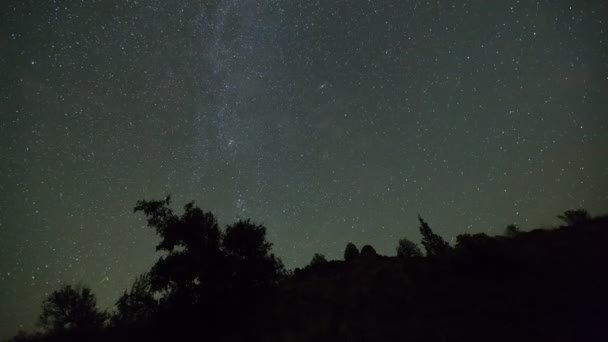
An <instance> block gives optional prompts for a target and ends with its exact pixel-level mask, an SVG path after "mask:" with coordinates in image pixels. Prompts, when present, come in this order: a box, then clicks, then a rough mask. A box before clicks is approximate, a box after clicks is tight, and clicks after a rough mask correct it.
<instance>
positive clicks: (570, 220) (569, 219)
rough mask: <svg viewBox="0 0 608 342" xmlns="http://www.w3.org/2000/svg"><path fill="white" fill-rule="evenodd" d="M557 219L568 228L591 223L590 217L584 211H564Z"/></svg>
mask: <svg viewBox="0 0 608 342" xmlns="http://www.w3.org/2000/svg"><path fill="white" fill-rule="evenodd" d="M557 217H558V218H559V219H560V220H562V221H564V222H566V223H567V224H568V225H569V226H575V225H582V224H585V223H587V222H589V221H591V215H590V214H589V212H587V210H585V209H576V210H566V211H565V212H564V213H563V214H562V215H557Z"/></svg>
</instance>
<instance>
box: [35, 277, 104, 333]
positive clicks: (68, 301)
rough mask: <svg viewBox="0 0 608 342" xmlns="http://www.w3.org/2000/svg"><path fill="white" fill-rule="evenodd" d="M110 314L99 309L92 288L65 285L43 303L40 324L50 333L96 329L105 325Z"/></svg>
mask: <svg viewBox="0 0 608 342" xmlns="http://www.w3.org/2000/svg"><path fill="white" fill-rule="evenodd" d="M107 318H108V315H107V314H106V313H105V312H103V311H100V310H98V309H97V300H96V298H95V295H94V294H93V293H92V292H91V289H90V288H88V287H86V286H82V285H78V286H74V287H73V286H72V285H64V286H63V287H61V288H60V289H58V290H55V291H53V292H52V293H51V294H49V295H48V297H47V298H46V299H45V300H44V302H43V303H42V313H41V314H40V316H39V318H38V324H39V325H40V326H41V327H42V328H43V329H44V330H45V331H47V332H48V333H62V332H67V331H94V330H99V329H101V328H103V327H104V324H105V322H106V320H107Z"/></svg>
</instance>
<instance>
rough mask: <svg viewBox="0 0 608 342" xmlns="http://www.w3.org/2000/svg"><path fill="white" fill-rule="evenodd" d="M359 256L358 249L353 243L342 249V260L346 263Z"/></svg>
mask: <svg viewBox="0 0 608 342" xmlns="http://www.w3.org/2000/svg"><path fill="white" fill-rule="evenodd" d="M358 256H359V249H358V248H357V246H355V244H354V243H352V242H349V243H348V244H347V245H346V248H345V249H344V260H345V261H347V262H350V261H353V260H355V259H356V258H357V257H358Z"/></svg>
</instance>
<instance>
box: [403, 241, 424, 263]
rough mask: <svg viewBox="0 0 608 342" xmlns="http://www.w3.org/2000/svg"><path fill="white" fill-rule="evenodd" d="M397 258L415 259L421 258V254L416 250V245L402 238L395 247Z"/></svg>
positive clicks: (418, 249)
mask: <svg viewBox="0 0 608 342" xmlns="http://www.w3.org/2000/svg"><path fill="white" fill-rule="evenodd" d="M397 256H398V257H400V258H404V259H406V258H415V257H421V256H422V252H421V251H420V248H418V245H417V244H415V243H414V242H412V241H410V240H408V239H406V238H403V239H401V240H399V245H398V246H397Z"/></svg>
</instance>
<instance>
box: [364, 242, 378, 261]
mask: <svg viewBox="0 0 608 342" xmlns="http://www.w3.org/2000/svg"><path fill="white" fill-rule="evenodd" d="M360 255H361V257H363V258H370V257H376V256H378V253H377V252H376V249H375V248H374V247H372V246H370V245H365V246H363V248H361V254H360Z"/></svg>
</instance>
